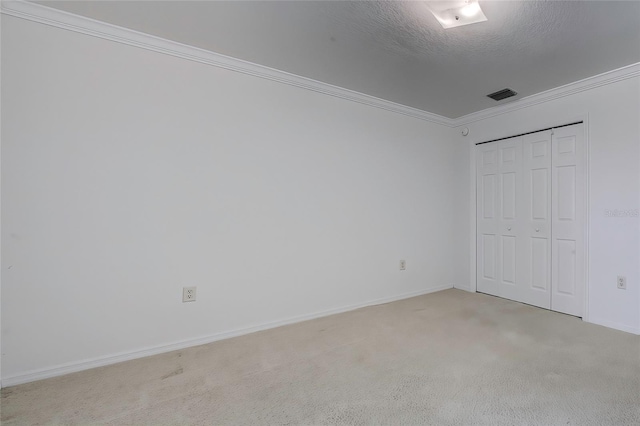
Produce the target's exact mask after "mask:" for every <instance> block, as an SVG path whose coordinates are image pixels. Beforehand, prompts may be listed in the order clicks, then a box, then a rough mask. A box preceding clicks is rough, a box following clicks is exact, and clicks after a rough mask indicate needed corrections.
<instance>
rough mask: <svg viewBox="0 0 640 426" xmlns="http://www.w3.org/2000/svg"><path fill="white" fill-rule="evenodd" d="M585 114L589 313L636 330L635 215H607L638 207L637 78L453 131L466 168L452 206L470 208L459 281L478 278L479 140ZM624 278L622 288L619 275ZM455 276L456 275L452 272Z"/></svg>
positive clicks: (638, 225) (639, 306) (638, 256)
mask: <svg viewBox="0 0 640 426" xmlns="http://www.w3.org/2000/svg"><path fill="white" fill-rule="evenodd" d="M585 117H586V118H587V126H588V128H587V131H588V138H589V158H590V165H589V169H590V171H589V175H590V191H589V216H590V226H589V251H590V257H589V286H588V290H589V304H588V320H589V321H591V322H594V323H597V324H601V325H606V326H609V327H613V328H617V329H621V330H625V331H630V332H634V333H640V218H638V217H637V216H636V217H633V216H630V217H618V218H614V217H607V216H606V215H605V211H606V210H616V209H617V210H623V211H625V210H630V211H635V210H637V209H638V208H640V78H639V77H637V76H636V77H633V78H628V79H625V80H622V81H617V82H615V83H612V84H607V85H604V86H600V87H597V88H594V89H591V90H587V91H583V92H579V93H576V94H572V95H570V96H565V97H561V98H559V99H555V100H552V101H548V102H544V103H541V104H538V105H534V106H530V107H527V108H522V109H518V110H516V111H511V112H508V113H505V114H501V115H498V116H495V117H492V118H486V119H483V120H481V121H477V122H474V123H470V124H466V125H464V126H461V128H462V127H468V128H469V129H470V133H469V136H467V137H466V138H464V137H462V136H461V135H460V131H459V130H460V129H458V130H457V131H456V134H457V136H456V137H457V138H458V141H459V147H458V154H457V155H458V156H459V157H460V158H463V159H464V161H462V164H459V172H460V173H461V174H464V175H465V179H466V183H464V184H463V183H461V182H460V181H458V185H460V187H462V186H464V187H465V188H466V191H464V195H462V196H460V197H458V200H457V201H456V205H457V206H459V207H458V208H457V209H456V210H458V209H461V210H464V211H467V212H468V213H467V214H468V216H467V222H466V223H464V224H461V229H464V232H461V233H459V234H457V236H458V238H460V240H459V241H457V244H460V245H461V246H462V247H464V248H466V249H465V250H464V251H463V252H461V253H460V254H459V260H460V262H465V261H467V262H469V261H471V267H469V268H468V270H467V271H465V272H466V273H465V277H464V278H463V281H462V282H463V283H469V284H462V285H460V286H458V285H456V287H460V288H467V289H468V288H470V287H473V285H474V284H473V283H474V282H475V264H474V263H473V261H474V260H475V251H474V250H475V228H474V226H475V224H474V221H475V209H474V207H475V172H474V170H473V168H474V163H473V161H471V158H473V157H472V156H473V155H474V154H473V153H474V150H475V146H474V144H475V143H476V142H483V141H487V140H491V139H495V138H500V137H505V136H511V135H515V134H519V133H523V132H527V131H533V130H537V129H542V128H547V127H551V126H554V125H560V124H567V123H571V122H573V121H576V118H579V119H582V118H585ZM618 275H624V276H626V277H627V290H619V289H618V288H617V286H616V277H617V276H618ZM457 279H460V278H457Z"/></svg>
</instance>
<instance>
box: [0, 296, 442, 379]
mask: <svg viewBox="0 0 640 426" xmlns="http://www.w3.org/2000/svg"><path fill="white" fill-rule="evenodd" d="M450 288H453V285H451V284H447V285H443V286H438V287H433V288H429V289H425V290H419V291H414V292H410V293H403V294H399V295H396V296H391V297H383V298H381V299H374V300H369V301H367V302H362V303H356V304H352V305H347V306H343V307H340V308H335V309H329V310H326V311H320V312H315V313H312V314H306V315H299V316H295V317H290V318H287V319H283V320H278V321H271V322H267V323H263V324H257V325H253V326H249V327H244V328H239V329H236V330H231V331H225V332H221V333H216V334H212V335H209V336H203V337H198V338H195V339H187V340H182V341H179V342H174V343H170V344H167V345H160V346H153V347H149V348H145V349H141V350H136V351H131V352H122V353H119V354H114V355H107V356H103V357H97V358H93V359H87V360H83V361H76V362H70V363H66V364H61V365H58V366H55V367H51V368H43V369H39V370H34V371H30V372H26V373H22V374H15V375H13V376H9V377H3V378H2V379H1V380H0V386H1V387H8V386H15V385H20V384H23V383H28V382H34V381H36V380H43V379H48V378H51V377H56V376H62V375H65V374H69V373H75V372H78V371H83V370H89V369H91V368H96V367H103V366H105V365H111V364H116V363H119V362H123V361H130V360H133V359H137V358H143V357H147V356H151V355H157V354H161V353H165V352H171V351H175V350H179V349H185V348H189V347H192V346H199V345H204V344H207V343H212V342H216V341H218V340H224V339H229V338H232V337H237V336H242V335H244V334H250V333H255V332H256V331H262V330H268V329H270V328H276V327H280V326H283V325H288V324H294V323H297V322H302V321H308V320H312V319H315V318H321V317H326V316H329V315H335V314H339V313H342V312H348V311H353V310H355V309H360V308H364V307H367V306H374V305H380V304H383V303H389V302H395V301H397V300H402V299H409V298H411V297H416V296H422V295H424V294H429V293H435V292H437V291H442V290H447V289H450Z"/></svg>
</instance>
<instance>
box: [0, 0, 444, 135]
mask: <svg viewBox="0 0 640 426" xmlns="http://www.w3.org/2000/svg"><path fill="white" fill-rule="evenodd" d="M1 12H2V13H3V14H6V15H10V16H14V17H16V18H22V19H27V20H29V21H34V22H39V23H42V24H45V25H50V26H53V27H57V28H62V29H65V30H69V31H74V32H77V33H81V34H86V35H89V36H93V37H99V38H102V39H105V40H111V41H115V42H117V43H123V44H126V45H129V46H134V47H138V48H142V49H147V50H151V51H153V52H158V53H163V54H166V55H171V56H175V57H178V58H182V59H187V60H189V61H194V62H199V63H202V64H206V65H211V66H214V67H219V68H224V69H227V70H230V71H235V72H240V73H243V74H247V75H252V76H254V77H259V78H263V79H265V80H271V81H275V82H278V83H283V84H287V85H290V86H294V87H299V88H301V89H305V90H310V91H312V92H317V93H322V94H325V95H329V96H333V97H336V98H340V99H345V100H348V101H352V102H357V103H359V104H364V105H368V106H372V107H374V108H379V109H383V110H387V111H391V112H395V113H397V114H402V115H406V116H409V117H413V118H417V119H420V120H424V121H429V122H432V123H437V124H441V125H444V126H447V127H453V126H454V125H455V122H454V120H453V119H450V118H447V117H443V116H441V115H437V114H432V113H430V112H425V111H422V110H419V109H417V108H412V107H409V106H406V105H401V104H397V103H395V102H391V101H386V100H384V99H380V98H376V97H374V96H370V95H366V94H364V93H359V92H356V91H353V90H349V89H345V88H342V87H338V86H334V85H332V84H328V83H323V82H321V81H317V80H312V79H310V78H306V77H301V76H298V75H295V74H291V73H288V72H285V71H280V70H277V69H274V68H269V67H266V66H263V65H259V64H255V63H252V62H248V61H243V60H241V59H236V58H232V57H230V56H225V55H221V54H219V53H215V52H211V51H208V50H205V49H200V48H197V47H193V46H188V45H186V44H182V43H178V42H175V41H171V40H166V39H163V38H160V37H156V36H152V35H149V34H145V33H141V32H139V31H135V30H130V29H127V28H123V27H119V26H116V25H112V24H107V23H105V22H100V21H97V20H95V19H91V18H87V17H84V16H79V15H74V14H72V13H68V12H64V11H61V10H58V9H53V8H50V7H47V6H43V5H41V4H35V3H29V2H25V1H22V0H8V1H2V6H1Z"/></svg>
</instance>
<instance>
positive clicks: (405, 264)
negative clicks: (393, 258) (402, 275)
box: [400, 260, 407, 271]
mask: <svg viewBox="0 0 640 426" xmlns="http://www.w3.org/2000/svg"><path fill="white" fill-rule="evenodd" d="M405 269H407V262H405V261H404V260H401V261H400V270H401V271H404V270H405Z"/></svg>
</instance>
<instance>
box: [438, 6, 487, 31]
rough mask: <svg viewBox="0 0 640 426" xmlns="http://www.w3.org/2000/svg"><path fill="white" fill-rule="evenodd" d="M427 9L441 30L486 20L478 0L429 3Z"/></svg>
mask: <svg viewBox="0 0 640 426" xmlns="http://www.w3.org/2000/svg"><path fill="white" fill-rule="evenodd" d="M427 7H429V10H430V11H431V13H433V16H435V17H436V19H437V20H438V22H440V25H442V27H443V28H455V27H461V26H463V25H469V24H475V23H478V22H484V21H486V20H487V17H486V16H484V13H483V12H482V9H481V8H480V3H478V0H467V1H430V2H427Z"/></svg>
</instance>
